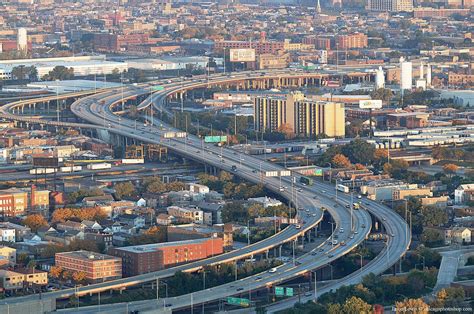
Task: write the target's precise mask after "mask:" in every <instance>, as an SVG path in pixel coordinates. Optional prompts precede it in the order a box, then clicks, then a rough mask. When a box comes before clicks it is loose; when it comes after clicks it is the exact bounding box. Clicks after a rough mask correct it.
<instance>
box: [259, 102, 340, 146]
mask: <svg viewBox="0 0 474 314" xmlns="http://www.w3.org/2000/svg"><path fill="white" fill-rule="evenodd" d="M254 112H255V113H254V127H255V130H256V131H258V132H275V131H280V130H282V128H285V129H286V131H289V132H291V133H294V134H296V135H300V136H306V137H310V136H315V135H319V134H325V135H327V136H329V137H343V136H344V135H345V120H344V104H341V103H334V102H325V101H313V100H310V99H307V98H305V96H304V95H303V94H301V93H290V94H288V95H287V96H286V97H282V96H264V97H256V98H255V100H254Z"/></svg>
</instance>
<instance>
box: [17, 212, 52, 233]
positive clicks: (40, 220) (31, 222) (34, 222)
mask: <svg viewBox="0 0 474 314" xmlns="http://www.w3.org/2000/svg"><path fill="white" fill-rule="evenodd" d="M23 223H24V224H25V226H28V227H29V228H30V229H31V231H33V232H36V231H38V229H39V228H41V227H46V226H47V225H48V222H47V221H46V219H45V218H44V217H43V216H42V215H40V214H33V215H28V216H27V217H26V218H25V219H23Z"/></svg>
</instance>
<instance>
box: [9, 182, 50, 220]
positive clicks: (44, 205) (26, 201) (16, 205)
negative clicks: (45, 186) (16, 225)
mask: <svg viewBox="0 0 474 314" xmlns="http://www.w3.org/2000/svg"><path fill="white" fill-rule="evenodd" d="M49 193H50V191H48V190H37V189H36V186H34V185H33V186H32V187H31V189H30V190H29V191H28V190H26V189H18V188H10V189H7V190H0V215H4V216H6V217H14V216H19V215H23V214H25V213H27V212H28V211H34V210H45V209H48V208H49Z"/></svg>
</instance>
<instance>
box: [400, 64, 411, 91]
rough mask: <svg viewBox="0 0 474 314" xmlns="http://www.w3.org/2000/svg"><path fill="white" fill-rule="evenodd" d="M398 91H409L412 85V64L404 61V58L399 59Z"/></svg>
mask: <svg viewBox="0 0 474 314" xmlns="http://www.w3.org/2000/svg"><path fill="white" fill-rule="evenodd" d="M400 72H401V73H400V89H401V90H402V91H404V90H406V89H408V90H411V88H412V86H413V85H412V83H413V64H412V63H411V62H410V61H405V58H403V57H401V58H400Z"/></svg>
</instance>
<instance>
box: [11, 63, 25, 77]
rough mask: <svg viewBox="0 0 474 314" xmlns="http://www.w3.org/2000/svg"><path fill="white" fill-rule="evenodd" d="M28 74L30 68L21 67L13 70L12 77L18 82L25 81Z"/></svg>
mask: <svg viewBox="0 0 474 314" xmlns="http://www.w3.org/2000/svg"><path fill="white" fill-rule="evenodd" d="M28 72H29V70H28V67H26V66H24V65H19V66H16V67H14V68H13V69H12V77H13V78H15V79H17V80H25V79H26V78H27V77H28Z"/></svg>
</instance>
